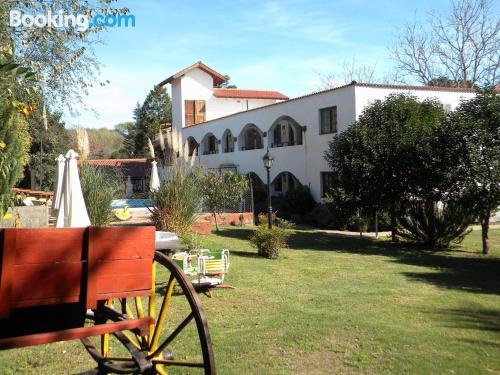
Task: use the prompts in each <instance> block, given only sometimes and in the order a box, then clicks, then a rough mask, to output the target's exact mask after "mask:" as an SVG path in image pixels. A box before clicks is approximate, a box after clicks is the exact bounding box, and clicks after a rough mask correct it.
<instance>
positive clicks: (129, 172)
mask: <svg viewBox="0 0 500 375" xmlns="http://www.w3.org/2000/svg"><path fill="white" fill-rule="evenodd" d="M85 163H88V164H93V165H99V166H101V167H108V168H119V169H120V170H121V172H122V174H123V176H124V177H127V176H130V177H135V178H145V177H146V172H147V170H148V167H149V165H148V159H93V160H85Z"/></svg>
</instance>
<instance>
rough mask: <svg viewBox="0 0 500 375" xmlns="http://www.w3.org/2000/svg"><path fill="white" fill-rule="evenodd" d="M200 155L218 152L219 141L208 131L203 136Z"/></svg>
mask: <svg viewBox="0 0 500 375" xmlns="http://www.w3.org/2000/svg"><path fill="white" fill-rule="evenodd" d="M200 151H201V153H202V155H211V154H217V153H219V141H218V140H217V138H216V137H215V135H213V134H212V133H208V134H206V135H205V136H204V137H203V140H202V141H201V145H200Z"/></svg>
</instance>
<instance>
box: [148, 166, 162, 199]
mask: <svg viewBox="0 0 500 375" xmlns="http://www.w3.org/2000/svg"><path fill="white" fill-rule="evenodd" d="M159 188H160V176H159V175H158V166H157V165H156V161H152V162H151V180H150V181H149V191H151V192H155V191H158V189H159Z"/></svg>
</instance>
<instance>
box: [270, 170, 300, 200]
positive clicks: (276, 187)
mask: <svg viewBox="0 0 500 375" xmlns="http://www.w3.org/2000/svg"><path fill="white" fill-rule="evenodd" d="M299 186H302V184H301V183H300V181H299V180H298V179H297V177H295V176H294V175H293V174H292V173H290V172H281V173H280V174H279V175H277V176H276V177H275V178H274V180H273V182H272V183H271V194H272V195H282V194H285V193H286V192H287V191H288V190H291V189H294V188H296V187H299Z"/></svg>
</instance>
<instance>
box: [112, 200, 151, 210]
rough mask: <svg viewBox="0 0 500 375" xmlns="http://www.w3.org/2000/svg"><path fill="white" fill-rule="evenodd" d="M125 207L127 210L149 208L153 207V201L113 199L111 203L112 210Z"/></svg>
mask: <svg viewBox="0 0 500 375" xmlns="http://www.w3.org/2000/svg"><path fill="white" fill-rule="evenodd" d="M125 206H128V208H148V207H149V208H151V207H153V201H152V200H151V199H113V200H112V201H111V207H112V208H113V209H117V208H123V207H125Z"/></svg>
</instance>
